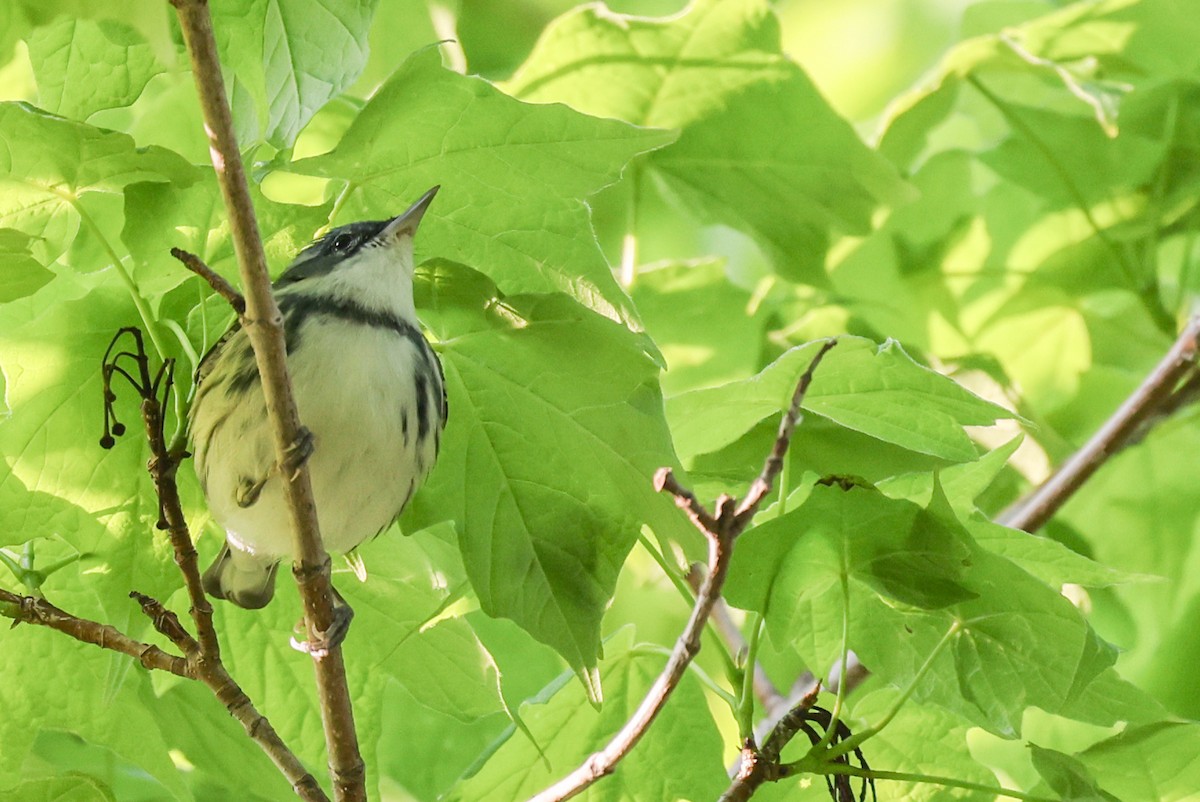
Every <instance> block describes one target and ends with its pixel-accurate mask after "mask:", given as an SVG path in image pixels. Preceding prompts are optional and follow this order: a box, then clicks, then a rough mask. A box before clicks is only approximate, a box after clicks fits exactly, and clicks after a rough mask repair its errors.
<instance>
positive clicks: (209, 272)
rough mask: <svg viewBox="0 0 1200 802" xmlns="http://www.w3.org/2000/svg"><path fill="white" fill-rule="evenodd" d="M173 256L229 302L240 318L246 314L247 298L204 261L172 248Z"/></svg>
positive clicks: (182, 250) (180, 249)
mask: <svg viewBox="0 0 1200 802" xmlns="http://www.w3.org/2000/svg"><path fill="white" fill-rule="evenodd" d="M171 255H172V256H174V257H175V258H176V259H178V260H179V261H180V262H183V266H184V267H186V268H187V269H188V270H190V271H192V272H193V273H195V274H196V275H197V276H199V277H200V278H202V279H204V280H205V281H206V282H208V286H210V287H212V288H213V292H215V293H216V294H217V295H220V296H221V297H222V298H224V299H225V300H226V301H228V302H229V305H230V306H232V307H233V311H234V312H237V314H238V317H241V316H242V315H244V314H246V297H245V296H244V295H242V294H241V293H240V292H238V291H237V288H236V287H234V286H233V285H232V284H230V283H229V282H228V281H226V280H225V277H224V276H222V275H221V274H220V273H218V272H217V271H215V270H213V269H212V268H211V267H209V266H208V265H206V264H205V263H204V260H203V259H201V258H200V257H199V256H197V255H196V254H194V253H188V252H187V251H185V250H184V249H183V248H172V249H171Z"/></svg>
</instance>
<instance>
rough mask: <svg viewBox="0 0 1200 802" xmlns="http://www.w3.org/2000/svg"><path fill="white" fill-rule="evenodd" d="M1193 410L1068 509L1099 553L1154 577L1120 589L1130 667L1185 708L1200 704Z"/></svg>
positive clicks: (1103, 475) (1106, 472)
mask: <svg viewBox="0 0 1200 802" xmlns="http://www.w3.org/2000/svg"><path fill="white" fill-rule="evenodd" d="M1198 421H1200V418H1198V417H1197V414H1196V411H1195V410H1191V411H1189V412H1185V413H1183V414H1181V415H1177V416H1175V417H1173V418H1172V419H1170V420H1167V421H1164V422H1162V423H1161V424H1159V426H1158V427H1156V428H1155V429H1154V431H1152V432H1151V433H1150V434H1149V435H1148V436H1147V437H1146V439H1145V440H1144V441H1143V442H1141V443H1139V444H1138V445H1137V446H1135V447H1133V448H1129V449H1126V450H1125V451H1123V452H1121V453H1120V454H1117V455H1116V456H1114V457H1113V458H1112V459H1110V460H1109V461H1108V462H1107V463H1106V464H1105V466H1104V467H1103V469H1102V470H1101V471H1099V472H1098V473H1097V475H1096V476H1094V477H1093V478H1092V479H1091V481H1089V482H1088V484H1086V485H1085V486H1084V487H1083V488H1081V489H1080V492H1079V493H1078V494H1076V496H1075V497H1074V498H1072V499H1071V501H1070V502H1069V503H1068V504H1067V506H1066V507H1065V508H1064V511H1063V513H1062V515H1063V518H1064V519H1065V520H1066V521H1067V522H1068V523H1070V524H1071V525H1072V526H1073V527H1075V528H1076V529H1077V530H1079V531H1080V532H1086V533H1087V536H1088V543H1089V545H1090V546H1091V548H1092V549H1094V552H1093V553H1094V555H1095V558H1096V559H1097V560H1099V561H1100V562H1102V563H1104V564H1107V565H1114V566H1119V567H1121V568H1122V569H1124V570H1126V571H1131V572H1136V573H1139V574H1150V575H1153V576H1154V577H1157V579H1156V580H1155V581H1151V582H1145V583H1139V584H1131V585H1128V586H1125V587H1118V588H1116V589H1115V593H1116V596H1117V598H1118V599H1119V602H1120V604H1121V605H1122V606H1123V607H1124V609H1125V610H1126V611H1127V613H1126V614H1127V615H1129V616H1130V617H1131V618H1132V621H1133V624H1134V638H1133V639H1132V642H1128V643H1125V642H1123V643H1122V645H1123V646H1126V647H1127V648H1126V649H1125V651H1124V652H1123V654H1122V655H1121V669H1122V672H1123V673H1124V674H1125V675H1126V676H1127V677H1129V678H1130V679H1131V680H1133V681H1134V682H1135V683H1137V684H1138V685H1141V686H1142V687H1144V688H1146V689H1147V690H1148V691H1150V693H1152V694H1153V695H1154V696H1155V697H1156V698H1157V699H1159V701H1161V702H1163V703H1164V704H1166V705H1167V706H1168V707H1169V708H1171V709H1173V710H1175V711H1177V712H1179V713H1183V714H1190V713H1193V712H1195V711H1200V704H1198V701H1200V700H1197V697H1196V695H1195V693H1193V690H1192V685H1191V682H1190V680H1189V679H1188V676H1189V675H1188V674H1187V672H1186V671H1184V669H1183V667H1184V666H1186V665H1188V664H1189V655H1190V654H1192V652H1191V648H1190V644H1191V642H1192V641H1191V639H1190V637H1189V636H1188V634H1187V633H1190V632H1192V631H1194V629H1195V627H1196V622H1197V621H1198V620H1200V574H1197V572H1196V565H1197V559H1200V551H1198V550H1197V542H1196V534H1195V533H1196V532H1197V531H1200V530H1198V529H1197V525H1198V524H1200V509H1198V508H1197V505H1196V504H1195V503H1194V499H1193V489H1192V487H1191V485H1190V484H1189V482H1188V471H1189V470H1190V469H1189V468H1188V466H1189V465H1190V464H1191V463H1190V460H1189V455H1190V454H1192V453H1194V451H1193V450H1194V449H1196V448H1200V426H1198V425H1197V423H1198Z"/></svg>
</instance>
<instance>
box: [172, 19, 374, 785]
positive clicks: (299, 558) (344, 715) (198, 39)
mask: <svg viewBox="0 0 1200 802" xmlns="http://www.w3.org/2000/svg"><path fill="white" fill-rule="evenodd" d="M171 4H172V5H173V6H175V9H176V11H177V12H178V15H179V22H180V27H181V28H182V29H183V35H184V41H185V42H186V44H187V50H188V54H189V56H190V57H191V64H192V74H193V76H194V77H195V80H196V91H197V94H198V95H199V98H200V106H201V108H202V109H203V112H204V122H205V128H206V130H207V131H208V134H209V152H210V153H211V155H212V162H213V168H214V169H215V170H216V174H217V181H218V183H219V184H220V186H221V194H222V195H223V197H224V199H225V207H226V209H227V210H228V212H229V225H230V233H231V235H232V239H233V244H234V249H235V251H236V252H237V256H238V267H239V270H240V273H241V278H242V285H243V287H244V288H245V292H246V313H245V314H244V315H243V316H242V325H243V327H244V328H245V329H246V333H247V334H248V336H249V338H250V343H251V345H252V346H253V347H254V356H255V361H256V362H257V363H258V371H259V374H260V376H261V377H262V388H263V396H264V398H265V400H266V405H267V417H268V418H269V419H270V421H271V430H272V432H273V433H274V437H275V457H276V461H277V462H278V464H280V465H286V464H289V462H290V459H289V456H290V454H291V452H292V450H293V449H294V448H295V446H296V444H298V443H300V442H302V441H303V439H304V430H303V428H302V426H301V424H300V417H299V414H298V412H297V410H296V402H295V398H294V397H293V394H292V385H291V379H290V378H289V377H288V373H287V362H286V354H287V352H286V348H285V345H284V336H283V318H282V316H281V315H280V313H279V307H278V306H277V305H276V303H275V298H274V296H273V295H272V293H271V279H270V276H269V274H268V273H267V263H266V257H265V255H264V254H263V248H262V238H261V237H260V236H259V233H258V222H257V220H256V218H255V215H254V206H253V204H252V202H251V200H250V191H249V187H248V185H247V183H246V174H245V170H244V168H243V166H242V157H241V153H240V152H239V151H238V145H237V139H236V137H235V136H234V132H233V121H232V118H231V115H230V111H229V101H228V99H227V97H226V95H225V85H224V83H223V81H222V77H221V65H220V62H219V60H218V58H217V46H216V40H215V39H214V37H213V30H212V18H211V16H210V15H209V11H208V3H207V2H205V0H171ZM280 481H281V482H282V484H283V492H284V497H285V498H286V499H287V504H288V512H289V517H290V518H291V525H292V534H293V550H294V555H295V562H294V564H293V573H294V575H295V577H296V583H297V585H298V586H299V589H300V597H301V599H302V600H303V604H304V618H305V621H306V623H307V628H308V638H309V642H310V643H316V642H318V641H319V640H323V638H324V633H325V632H327V631H329V630H330V629H331V628H332V625H333V621H334V617H333V597H332V588H333V585H332V583H331V581H330V567H329V565H330V564H329V556H328V555H327V554H326V553H325V547H324V545H323V543H322V541H321V534H320V531H319V529H318V526H317V510H316V505H315V503H314V501H313V492H312V483H311V482H310V480H309V475H308V470H307V468H306V467H305V466H304V465H303V464H301V465H300V466H299V468H298V469H297V470H295V471H290V472H281V475H280ZM312 656H313V663H314V672H315V674H316V679H317V691H318V695H319V697H320V700H321V721H322V723H323V725H324V729H325V745H326V748H327V750H328V752H329V770H330V774H331V775H332V777H333V785H334V792H335V796H336V798H337V799H338V800H339V802H362V800H365V799H366V789H365V779H366V767H365V765H364V764H363V760H362V755H361V753H360V752H359V748H358V735H357V733H356V732H355V729H354V711H353V707H352V706H351V702H350V689H349V686H348V685H347V683H346V669H345V664H344V663H343V661H342V651H341V648H340V646H337V645H333V646H331V647H330V648H329V649H328V650H313V651H312Z"/></svg>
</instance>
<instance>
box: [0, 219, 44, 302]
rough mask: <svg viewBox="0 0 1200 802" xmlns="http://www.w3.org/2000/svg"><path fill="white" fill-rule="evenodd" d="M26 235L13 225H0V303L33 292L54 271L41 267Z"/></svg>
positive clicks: (41, 285)
mask: <svg viewBox="0 0 1200 802" xmlns="http://www.w3.org/2000/svg"><path fill="white" fill-rule="evenodd" d="M30 239H31V238H30V237H29V235H27V234H24V233H22V232H20V231H17V230H16V229H12V228H0V264H3V268H2V269H3V271H4V273H3V281H0V303H7V302H9V301H15V300H16V299H18V298H24V297H25V296H26V295H33V294H34V293H35V292H37V291H38V290H39V289H41V288H42V287H44V286H46V284H48V283H49V282H50V280H51V279H52V278H54V274H53V273H52V272H50V271H49V270H47V269H46V268H44V267H42V266H41V265H40V264H39V263H38V260H37V259H34V258H33V254H31V253H30V252H29V240H30Z"/></svg>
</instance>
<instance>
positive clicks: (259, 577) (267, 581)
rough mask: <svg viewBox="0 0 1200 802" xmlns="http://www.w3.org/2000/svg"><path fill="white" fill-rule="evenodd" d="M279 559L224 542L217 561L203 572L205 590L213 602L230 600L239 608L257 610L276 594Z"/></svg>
mask: <svg viewBox="0 0 1200 802" xmlns="http://www.w3.org/2000/svg"><path fill="white" fill-rule="evenodd" d="M278 568H279V560H271V559H264V558H262V557H259V556H255V555H253V554H250V553H249V552H245V551H242V550H241V549H233V548H230V547H229V544H228V543H226V544H225V547H224V548H222V549H221V553H220V554H219V555H217V559H216V560H214V561H213V564H212V565H210V566H209V567H208V570H207V571H205V572H204V589H205V590H206V591H208V595H210V596H212V597H213V598H216V599H225V600H226V601H231V602H233V603H234V604H236V605H237V606H238V607H245V608H246V609H247V610H257V609H258V608H260V607H266V605H267V602H269V601H271V597H273V596H274V595H275V572H276V570H277V569H278Z"/></svg>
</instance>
